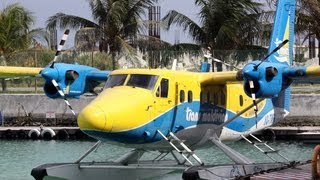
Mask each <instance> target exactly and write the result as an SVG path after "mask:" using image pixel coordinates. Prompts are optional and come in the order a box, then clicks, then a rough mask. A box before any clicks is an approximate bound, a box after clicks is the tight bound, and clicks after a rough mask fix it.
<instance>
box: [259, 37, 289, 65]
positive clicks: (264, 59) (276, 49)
mask: <svg viewBox="0 0 320 180" xmlns="http://www.w3.org/2000/svg"><path fill="white" fill-rule="evenodd" d="M288 42H289V40H288V39H286V40H284V41H282V43H280V44H279V46H277V47H276V48H274V49H273V51H272V52H270V53H269V54H268V55H267V56H266V57H264V58H263V60H262V61H261V62H260V63H259V64H257V65H255V66H254V70H257V69H258V67H259V66H260V64H262V63H263V62H265V61H266V60H267V59H268V58H269V57H270V56H271V55H272V54H273V53H275V52H277V51H278V50H279V49H280V48H282V47H283V46H284V45H285V44H287V43H288Z"/></svg>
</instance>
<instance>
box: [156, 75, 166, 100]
mask: <svg viewBox="0 0 320 180" xmlns="http://www.w3.org/2000/svg"><path fill="white" fill-rule="evenodd" d="M168 92H169V80H168V79H162V80H161V82H160V86H159V87H158V89H157V92H156V96H157V97H159V96H160V97H163V98H166V97H168Z"/></svg>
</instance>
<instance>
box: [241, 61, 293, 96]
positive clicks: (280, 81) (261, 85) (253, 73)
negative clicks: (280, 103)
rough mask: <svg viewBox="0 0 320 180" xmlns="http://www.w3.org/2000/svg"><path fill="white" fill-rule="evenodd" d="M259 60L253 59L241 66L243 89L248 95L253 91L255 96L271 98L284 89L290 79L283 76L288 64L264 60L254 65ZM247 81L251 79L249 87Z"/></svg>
mask: <svg viewBox="0 0 320 180" xmlns="http://www.w3.org/2000/svg"><path fill="white" fill-rule="evenodd" d="M259 62H260V61H253V62H251V63H249V64H247V65H246V66H245V67H244V68H243V70H242V71H243V76H244V90H245V92H246V94H247V95H248V96H251V94H252V93H255V95H256V98H273V97H277V96H278V94H279V93H280V92H281V91H282V90H284V89H286V88H287V87H288V86H289V85H290V83H291V81H289V79H287V78H286V77H285V76H283V72H284V70H285V68H287V67H288V66H286V65H283V64H279V63H270V62H264V63H262V64H260V65H259V66H258V67H256V65H257V64H259ZM249 81H253V84H254V88H253V89H251V88H250V86H249Z"/></svg>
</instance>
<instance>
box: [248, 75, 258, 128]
mask: <svg viewBox="0 0 320 180" xmlns="http://www.w3.org/2000/svg"><path fill="white" fill-rule="evenodd" d="M249 86H250V91H251V98H252V102H253V109H254V114H255V116H256V128H258V124H257V123H258V122H257V116H258V115H257V113H258V105H257V101H256V94H255V93H254V83H253V81H249Z"/></svg>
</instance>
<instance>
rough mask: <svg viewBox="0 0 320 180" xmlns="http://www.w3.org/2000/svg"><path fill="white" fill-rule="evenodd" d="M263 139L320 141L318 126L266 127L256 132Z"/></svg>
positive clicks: (314, 142) (315, 142) (319, 128)
mask: <svg viewBox="0 0 320 180" xmlns="http://www.w3.org/2000/svg"><path fill="white" fill-rule="evenodd" d="M256 135H257V136H259V137H260V138H261V139H265V140H296V141H301V142H303V143H312V144H317V143H320V126H301V127H291V126H286V127H268V128H266V129H265V130H263V131H260V132H258V133H256Z"/></svg>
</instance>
